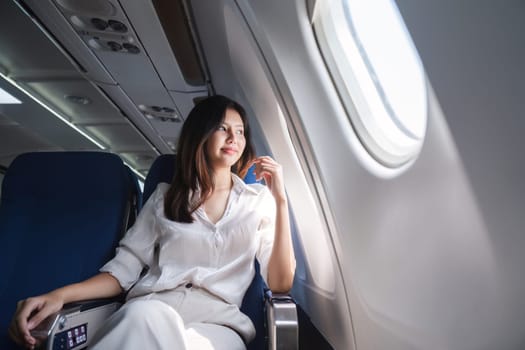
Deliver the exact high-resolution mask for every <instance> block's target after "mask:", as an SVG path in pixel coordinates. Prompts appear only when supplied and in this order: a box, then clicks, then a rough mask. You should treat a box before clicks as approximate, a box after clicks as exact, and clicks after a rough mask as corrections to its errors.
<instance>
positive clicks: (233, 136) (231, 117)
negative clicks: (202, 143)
mask: <svg viewBox="0 0 525 350" xmlns="http://www.w3.org/2000/svg"><path fill="white" fill-rule="evenodd" d="M245 146H246V139H245V138H244V123H243V122H242V119H241V116H240V115H239V113H237V111H236V110H234V109H230V108H228V109H227V110H226V113H225V115H224V119H223V121H222V123H221V124H219V126H218V127H217V129H216V130H215V131H214V132H213V133H212V134H211V136H210V138H209V139H208V141H207V143H206V152H207V155H208V159H209V161H210V164H211V166H212V168H214V169H218V168H231V167H232V165H234V164H235V163H236V162H237V161H238V160H239V158H241V155H242V153H243V152H244V147H245Z"/></svg>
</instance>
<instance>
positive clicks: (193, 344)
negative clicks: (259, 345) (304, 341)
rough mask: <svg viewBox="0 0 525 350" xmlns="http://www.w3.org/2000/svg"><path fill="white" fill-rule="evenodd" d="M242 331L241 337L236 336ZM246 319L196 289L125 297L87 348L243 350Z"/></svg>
mask: <svg viewBox="0 0 525 350" xmlns="http://www.w3.org/2000/svg"><path fill="white" fill-rule="evenodd" d="M241 336H242V337H241ZM254 336H255V328H254V327H253V324H252V322H251V320H250V319H249V318H248V317H247V316H246V315H244V314H243V313H242V312H241V311H240V310H239V309H238V307H237V306H236V305H231V304H228V303H225V302H224V301H223V300H221V299H219V298H217V297H215V296H213V295H212V294H210V293H208V292H206V291H205V290H203V289H200V288H195V287H192V288H185V287H179V288H176V289H175V290H173V291H168V292H161V293H152V294H148V295H146V296H142V297H138V298H134V299H130V300H129V301H127V302H126V303H125V304H124V306H122V307H121V308H120V309H119V310H118V311H117V312H116V313H114V314H113V315H111V317H110V318H109V319H108V320H107V321H106V323H105V324H104V325H103V326H102V327H101V328H100V329H99V330H98V331H97V332H96V334H95V335H94V337H93V339H92V341H91V344H90V346H89V349H90V350H111V349H126V350H134V349H137V350H139V349H140V350H143V349H148V350H156V349H158V350H167V349H170V350H171V349H173V350H208V349H210V350H245V349H246V346H245V344H244V341H243V338H245V339H246V341H249V340H251V339H253V337H254Z"/></svg>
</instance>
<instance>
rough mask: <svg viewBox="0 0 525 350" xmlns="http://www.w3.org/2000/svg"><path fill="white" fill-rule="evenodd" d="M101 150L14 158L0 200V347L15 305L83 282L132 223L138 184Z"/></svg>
mask: <svg viewBox="0 0 525 350" xmlns="http://www.w3.org/2000/svg"><path fill="white" fill-rule="evenodd" d="M136 181H137V180H136V177H135V176H134V175H133V174H131V172H130V170H129V168H127V167H126V166H125V165H124V164H123V162H122V160H121V159H120V158H119V157H118V156H116V155H113V154H109V153H103V152H38V153H27V154H23V155H21V156H19V157H17V158H16V159H15V160H14V161H13V162H12V164H11V166H10V167H9V169H8V170H7V172H6V175H5V178H4V181H3V184H2V198H1V202H0V249H1V250H2V251H1V252H0V270H1V272H0V275H1V278H0V310H2V311H1V312H0V329H1V330H2V335H0V349H10V348H11V346H12V345H13V344H12V343H11V341H10V340H8V339H7V336H6V335H5V334H6V332H5V330H6V328H7V327H8V324H9V321H10V319H11V316H12V315H13V313H14V311H15V309H16V302H17V301H18V300H20V299H24V298H27V297H29V296H33V295H38V294H41V293H45V292H48V291H50V290H52V289H55V288H58V287H60V286H63V285H66V284H70V283H73V282H77V281H80V280H83V279H86V278H88V277H90V276H92V275H95V274H96V273H97V272H98V269H99V268H100V267H101V266H102V265H103V264H104V263H105V262H106V261H108V260H109V259H110V258H111V257H112V256H113V255H114V253H115V248H116V246H117V244H118V241H119V240H120V238H121V237H122V236H123V234H124V232H125V230H126V229H127V227H128V226H129V225H130V224H131V223H130V222H129V220H130V218H133V217H135V216H136V215H135V214H133V212H132V211H133V209H132V206H133V203H134V202H135V203H136V202H137V198H136V196H137V195H138V193H137V188H138V185H137V184H136Z"/></svg>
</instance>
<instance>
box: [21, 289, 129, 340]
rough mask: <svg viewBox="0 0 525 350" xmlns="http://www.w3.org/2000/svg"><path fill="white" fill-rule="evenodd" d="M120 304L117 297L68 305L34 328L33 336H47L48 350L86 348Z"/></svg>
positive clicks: (43, 337)
mask: <svg viewBox="0 0 525 350" xmlns="http://www.w3.org/2000/svg"><path fill="white" fill-rule="evenodd" d="M120 305H121V303H120V302H119V301H115V300H114V299H101V300H89V301H83V302H78V303H71V304H66V305H64V308H63V309H62V310H60V311H59V312H57V313H55V314H53V315H51V316H49V317H48V318H46V319H45V320H44V321H43V322H42V323H40V324H39V325H38V327H37V328H35V329H33V330H32V331H31V335H32V336H34V337H35V338H39V339H45V340H46V341H45V343H44V345H43V346H42V347H41V348H42V349H46V350H59V349H71V348H73V347H76V346H77V345H81V344H82V345H83V348H85V347H86V346H88V345H89V342H90V341H91V338H92V337H93V334H95V332H96V331H97V330H98V328H99V327H100V326H101V325H102V322H103V321H104V320H105V319H106V318H108V317H109V316H110V315H111V314H112V313H113V312H115V311H116V310H117V309H118V308H119V307H120Z"/></svg>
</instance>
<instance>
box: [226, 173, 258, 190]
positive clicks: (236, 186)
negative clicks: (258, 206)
mask: <svg viewBox="0 0 525 350" xmlns="http://www.w3.org/2000/svg"><path fill="white" fill-rule="evenodd" d="M232 180H233V188H232V189H233V190H234V191H237V192H239V193H240V192H242V191H248V192H251V193H252V194H258V193H259V191H257V190H256V189H255V188H254V187H253V186H249V185H247V184H246V183H245V182H244V181H243V180H242V179H241V178H240V177H239V176H237V175H236V174H234V173H232Z"/></svg>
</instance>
